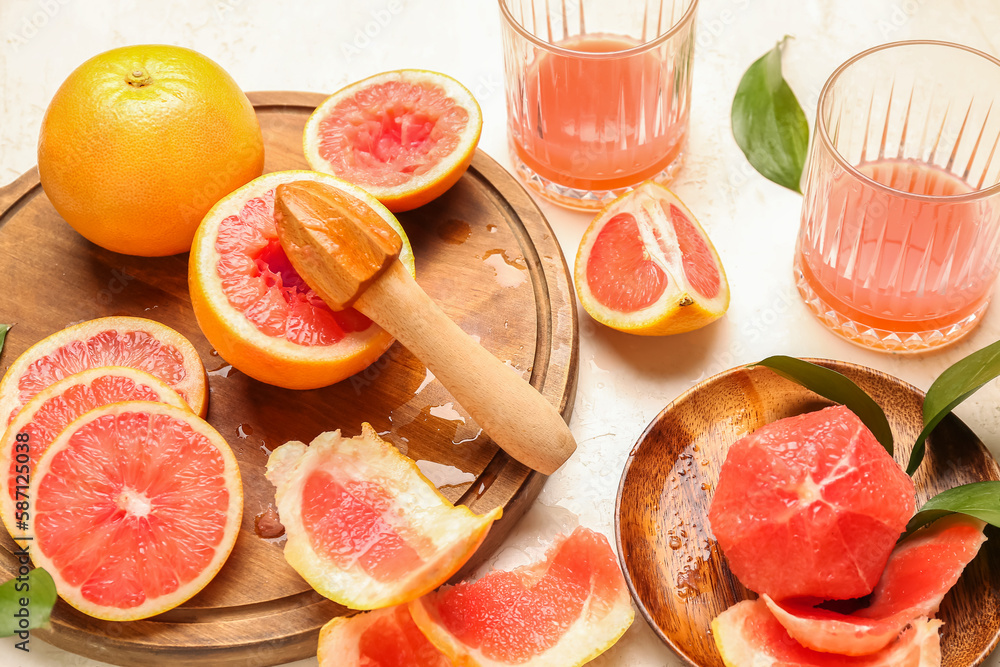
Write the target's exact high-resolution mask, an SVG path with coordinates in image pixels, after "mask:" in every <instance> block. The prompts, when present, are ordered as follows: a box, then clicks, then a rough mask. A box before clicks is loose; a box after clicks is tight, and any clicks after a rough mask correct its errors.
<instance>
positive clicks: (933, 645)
mask: <svg viewBox="0 0 1000 667" xmlns="http://www.w3.org/2000/svg"><path fill="white" fill-rule="evenodd" d="M940 627H941V621H937V620H929V619H926V618H921V619H917V620H915V621H913V623H912V624H910V627H909V628H907V629H906V630H905V631H904V632H903V634H902V635H900V636H899V638H898V639H897V640H896V641H895V642H893V643H892V644H889V645H888V646H886V647H885V648H883V649H882V650H881V651H879V652H878V653H873V654H871V655H862V656H846V655H836V654H833V653H820V652H819V651H813V650H811V649H808V648H806V647H805V646H802V645H801V644H799V643H798V642H797V641H795V640H794V639H792V638H791V637H789V636H788V633H787V632H785V629H784V628H783V627H782V626H781V623H779V622H778V621H777V619H775V618H774V616H772V615H771V612H770V611H769V610H768V608H767V605H766V604H764V601H763V600H744V601H743V602H739V603H737V604H735V605H733V606H732V607H730V608H729V609H727V610H726V611H724V612H722V613H721V614H719V615H718V616H717V617H716V618H715V620H713V621H712V635H713V637H714V638H715V645H716V646H717V647H718V649H719V653H720V654H721V655H722V661H723V662H724V663H725V664H726V667H748V666H749V665H753V666H754V667H770V666H774V667H779V666H780V667H786V666H793V665H794V666H795V667H940V665H941V638H940V636H939V634H938V629H939V628H940Z"/></svg>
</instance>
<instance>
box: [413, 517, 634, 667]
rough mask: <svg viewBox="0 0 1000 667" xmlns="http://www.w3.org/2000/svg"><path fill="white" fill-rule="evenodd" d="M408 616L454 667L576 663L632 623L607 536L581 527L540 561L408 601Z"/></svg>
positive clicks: (593, 655)
mask: <svg viewBox="0 0 1000 667" xmlns="http://www.w3.org/2000/svg"><path fill="white" fill-rule="evenodd" d="M410 613H411V615H412V616H413V620H414V622H415V623H416V624H417V626H418V627H419V628H420V630H421V631H422V632H423V633H424V635H426V636H427V638H428V639H430V640H431V642H432V643H433V644H434V645H435V646H437V647H438V649H439V650H441V652H442V653H444V654H445V655H446V656H448V658H449V659H451V660H452V662H453V664H456V665H479V666H481V667H500V666H501V665H504V666H507V665H523V666H537V667H540V666H542V665H559V666H560V667H574V666H575V665H582V664H584V663H587V662H589V661H591V660H593V659H594V658H596V657H597V656H598V655H600V654H601V653H603V652H604V651H606V650H607V649H608V648H610V647H611V646H613V645H614V643H615V642H617V641H618V639H619V638H620V637H621V636H622V635H623V634H624V633H625V631H626V630H627V629H628V627H629V625H631V623H632V619H633V617H634V612H633V611H632V603H631V601H630V599H629V594H628V590H627V589H626V587H625V579H624V577H622V573H621V570H620V569H619V567H618V560H617V558H615V553H614V551H612V549H611V545H610V544H608V540H607V538H605V537H604V536H603V535H600V534H598V533H595V532H593V531H590V530H588V529H586V528H582V527H581V528H577V529H576V530H574V531H573V533H571V534H570V535H569V537H565V538H562V539H561V540H560V541H558V542H557V543H556V544H555V545H553V547H552V548H551V549H549V551H548V553H547V554H546V556H545V558H544V560H542V561H539V562H537V563H533V564H531V565H527V566H524V567H521V568H518V569H516V570H513V571H509V572H506V571H494V572H491V573H489V574H487V575H486V576H484V577H483V578H481V579H479V580H478V581H476V582H473V583H461V584H457V585H456V586H452V587H446V588H443V589H441V590H440V591H437V592H434V593H431V594H430V595H427V596H425V597H423V598H420V599H419V600H416V601H414V602H412V603H410Z"/></svg>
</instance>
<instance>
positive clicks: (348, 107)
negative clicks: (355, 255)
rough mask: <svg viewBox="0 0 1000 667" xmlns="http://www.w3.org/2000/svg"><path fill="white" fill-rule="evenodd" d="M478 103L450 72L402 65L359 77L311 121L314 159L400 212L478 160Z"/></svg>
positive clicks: (309, 144) (307, 138)
mask: <svg viewBox="0 0 1000 667" xmlns="http://www.w3.org/2000/svg"><path fill="white" fill-rule="evenodd" d="M482 127H483V116H482V112H481V111H480V109H479V104H478V103H477V102H476V99H475V98H474V97H473V96H472V93H470V92H469V91H468V89H466V88H465V86H463V85H462V84H460V83H459V82H458V81H456V80H455V79H453V78H451V77H450V76H447V75H445V74H440V73H438V72H430V71H427V70H417V69H402V70H395V71H392V72H383V73H382V74H376V75H375V76H371V77H368V78H367V79H363V80H361V81H358V82H356V83H352V84H350V85H349V86H346V87H345V88H342V89H341V90H339V91H337V92H336V93H334V94H333V95H331V96H330V97H328V98H327V99H326V100H325V101H324V102H323V103H322V104H321V105H319V107H317V109H316V111H314V112H313V114H312V115H311V116H310V117H309V120H308V121H307V122H306V127H305V131H304V133H303V141H302V143H303V148H304V150H305V155H306V160H307V161H308V162H309V166H310V167H311V168H313V169H315V170H316V171H321V172H324V173H327V174H333V175H334V176H337V177H339V178H343V179H344V180H346V181H350V182H351V183H354V184H356V185H359V186H360V187H362V188H364V189H365V190H367V191H368V192H370V193H371V194H372V195H374V196H375V197H376V198H377V199H378V200H379V201H381V202H382V203H383V204H385V206H386V207H387V208H388V209H389V210H390V211H394V212H399V211H409V210H410V209H413V208H416V207H418V206H423V205H424V204H426V203H427V202H429V201H431V200H433V199H435V198H437V197H438V196H440V195H441V194H443V193H444V192H445V191H446V190H447V189H448V188H450V187H451V186H452V185H454V184H455V183H456V182H458V179H459V178H461V177H462V174H464V173H465V170H466V169H468V167H469V164H470V163H471V162H472V156H473V155H474V154H475V152H476V145H477V144H478V143H479V135H480V132H481V131H482Z"/></svg>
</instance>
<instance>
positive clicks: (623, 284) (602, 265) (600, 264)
mask: <svg viewBox="0 0 1000 667" xmlns="http://www.w3.org/2000/svg"><path fill="white" fill-rule="evenodd" d="M587 284H588V285H589V286H590V290H591V291H592V292H593V293H594V297H595V298H596V299H597V300H598V301H600V302H601V303H602V304H603V305H605V306H607V307H608V308H613V309H614V310H618V311H624V312H634V311H636V310H640V309H642V308H646V307H647V306H651V305H653V304H654V303H656V301H657V300H658V299H659V298H660V295H661V294H663V291H664V290H665V289H666V288H667V274H666V273H664V271H663V269H661V268H660V267H659V266H658V265H657V264H656V262H654V261H653V260H652V259H650V257H649V254H648V253H647V252H646V250H645V248H644V247H643V244H642V238H641V237H640V236H639V225H638V223H636V220H635V216H634V215H632V214H631V213H619V214H618V215H616V216H614V217H613V218H611V219H610V220H608V222H607V224H605V225H604V228H603V229H601V231H600V233H599V234H598V235H597V239H596V240H595V241H594V247H593V248H591V250H590V261H589V262H588V263H587Z"/></svg>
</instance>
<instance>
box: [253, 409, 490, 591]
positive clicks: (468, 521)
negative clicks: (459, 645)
mask: <svg viewBox="0 0 1000 667" xmlns="http://www.w3.org/2000/svg"><path fill="white" fill-rule="evenodd" d="M267 478H268V479H269V480H270V481H271V483H272V484H274V486H275V489H276V491H275V499H276V505H277V507H278V514H279V515H280V516H281V521H282V523H283V524H284V526H285V533H286V534H287V535H288V541H287V542H286V543H285V559H286V560H287V561H288V563H289V564H290V565H291V566H292V567H293V568H294V569H295V571H296V572H298V573H299V574H300V575H302V578H303V579H305V580H306V581H307V582H309V585H311V586H312V587H313V588H314V589H316V590H317V591H318V592H320V593H321V594H323V595H325V596H326V597H328V598H330V599H331V600H334V601H336V602H339V603H340V604H343V605H346V606H348V607H350V608H352V609H378V608H380V607H388V606H391V605H397V604H402V603H404V602H408V601H410V600H413V599H414V598H417V597H419V596H421V595H423V594H424V593H426V592H428V591H430V590H433V589H434V588H437V587H438V586H440V585H441V584H442V583H443V582H444V581H446V580H447V579H448V578H449V577H451V575H453V574H454V573H455V572H456V571H458V569H459V568H460V567H461V566H462V565H463V564H465V561H467V560H468V559H469V557H470V556H471V555H472V554H473V553H474V552H475V550H476V549H477V548H478V547H479V545H480V544H481V543H482V541H483V539H485V537H486V533H487V532H488V531H489V529H490V526H491V525H492V524H493V521H494V520H496V519H497V518H499V517H500V514H501V512H502V510H501V509H500V508H499V507H498V508H496V509H494V510H493V511H491V512H490V513H488V514H486V515H483V516H477V515H475V514H473V513H472V512H471V511H470V510H469V509H468V508H467V507H464V506H462V505H458V506H453V505H452V504H451V503H450V502H448V500H447V499H446V498H445V497H444V496H443V495H441V493H440V492H438V490H437V488H435V487H434V485H433V484H432V483H431V482H430V481H429V480H428V479H427V478H426V477H424V476H423V475H422V474H421V473H420V469H419V468H417V465H416V464H415V463H414V462H413V461H412V460H410V459H408V458H406V457H405V456H403V455H402V454H400V453H399V452H398V451H397V450H396V448H395V447H393V446H392V445H390V444H389V443H387V442H385V441H383V440H382V439H381V438H379V437H378V434H377V433H375V431H374V429H372V427H371V426H369V425H368V424H364V426H363V427H362V433H361V435H359V436H357V437H355V438H344V437H342V436H341V435H340V431H334V432H328V433H322V434H320V435H319V436H317V437H316V439H315V440H313V441H312V444H310V445H309V446H308V447H307V446H306V445H304V444H303V443H301V442H288V443H285V444H284V445H282V446H280V447H278V448H277V449H275V450H274V452H273V453H272V454H271V457H270V458H269V459H268V462H267Z"/></svg>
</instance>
